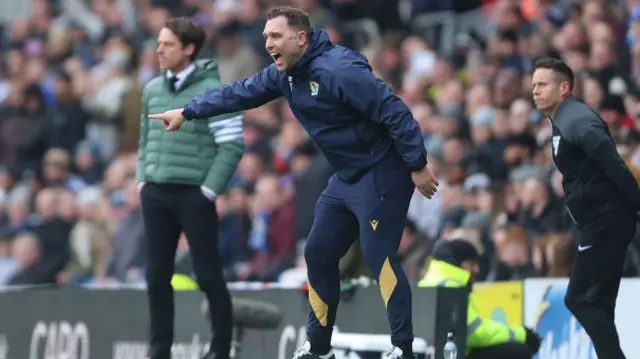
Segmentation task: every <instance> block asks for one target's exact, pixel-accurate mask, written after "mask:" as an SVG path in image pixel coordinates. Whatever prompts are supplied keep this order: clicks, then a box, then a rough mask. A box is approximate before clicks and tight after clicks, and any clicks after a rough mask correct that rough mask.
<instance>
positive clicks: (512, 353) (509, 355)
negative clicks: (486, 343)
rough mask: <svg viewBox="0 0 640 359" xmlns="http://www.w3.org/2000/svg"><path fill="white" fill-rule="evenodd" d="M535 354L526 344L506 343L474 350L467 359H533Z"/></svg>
mask: <svg viewBox="0 0 640 359" xmlns="http://www.w3.org/2000/svg"><path fill="white" fill-rule="evenodd" d="M531 357H533V353H531V349H529V347H528V346H527V345H526V344H522V343H505V344H498V345H494V346H490V347H486V348H477V349H472V350H471V351H470V352H469V355H468V356H467V359H531Z"/></svg>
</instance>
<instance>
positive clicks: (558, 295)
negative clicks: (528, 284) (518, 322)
mask: <svg viewBox="0 0 640 359" xmlns="http://www.w3.org/2000/svg"><path fill="white" fill-rule="evenodd" d="M566 292H567V285H566V284H554V285H550V286H549V288H548V289H547V291H546V292H545V294H544V296H543V297H542V298H541V301H540V304H539V309H538V320H537V323H536V331H537V332H538V334H540V336H541V337H542V346H541V347H540V351H539V352H538V354H537V355H536V356H534V359H597V356H596V353H595V350H594V349H593V344H592V343H591V340H590V339H589V336H588V335H587V332H586V331H585V330H584V329H583V328H582V326H581V325H580V323H578V321H577V320H576V319H575V317H574V316H573V315H572V314H571V312H569V310H568V309H567V307H566V306H565V305H564V295H565V293H566Z"/></svg>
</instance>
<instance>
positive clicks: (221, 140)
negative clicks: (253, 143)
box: [215, 133, 244, 144]
mask: <svg viewBox="0 0 640 359" xmlns="http://www.w3.org/2000/svg"><path fill="white" fill-rule="evenodd" d="M242 136H244V135H243V134H242V133H239V134H233V135H225V136H216V139H215V141H216V143H218V144H220V143H224V142H229V141H235V140H237V139H239V138H242Z"/></svg>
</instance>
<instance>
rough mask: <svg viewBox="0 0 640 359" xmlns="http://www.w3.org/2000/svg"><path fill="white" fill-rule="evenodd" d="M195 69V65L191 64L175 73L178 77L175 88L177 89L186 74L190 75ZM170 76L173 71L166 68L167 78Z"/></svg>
mask: <svg viewBox="0 0 640 359" xmlns="http://www.w3.org/2000/svg"><path fill="white" fill-rule="evenodd" d="M195 70H196V65H194V64H191V65H189V66H188V67H187V68H186V69H184V70H182V71H180V72H179V73H178V74H177V75H175V76H176V77H177V78H178V81H176V89H179V88H180V87H181V86H182V84H183V83H184V80H186V78H187V76H189V75H191V73H192V72H193V71H195ZM172 77H173V72H171V70H167V78H168V79H170V78H172Z"/></svg>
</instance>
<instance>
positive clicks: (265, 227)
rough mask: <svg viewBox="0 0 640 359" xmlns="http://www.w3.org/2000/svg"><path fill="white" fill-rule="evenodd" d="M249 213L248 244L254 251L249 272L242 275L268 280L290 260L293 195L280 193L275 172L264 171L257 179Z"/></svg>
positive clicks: (292, 238)
mask: <svg viewBox="0 0 640 359" xmlns="http://www.w3.org/2000/svg"><path fill="white" fill-rule="evenodd" d="M252 213H253V217H254V219H253V230H252V232H251V236H250V238H249V247H250V248H251V249H252V250H253V252H254V255H253V258H252V259H251V264H250V270H249V272H248V273H243V274H242V275H245V276H246V277H245V278H248V277H249V276H256V277H258V278H261V279H264V280H268V279H270V278H274V276H277V275H278V274H280V273H281V272H282V270H284V269H285V268H286V267H290V266H291V265H292V264H293V260H294V258H293V249H294V248H295V238H294V228H293V224H294V213H293V199H292V198H291V197H290V196H286V195H285V194H284V188H283V186H282V183H281V181H280V179H279V178H278V177H277V176H275V175H271V174H265V175H263V176H261V177H260V178H259V179H258V181H257V182H256V194H255V198H254V200H253V209H252ZM242 275H241V277H242Z"/></svg>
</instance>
